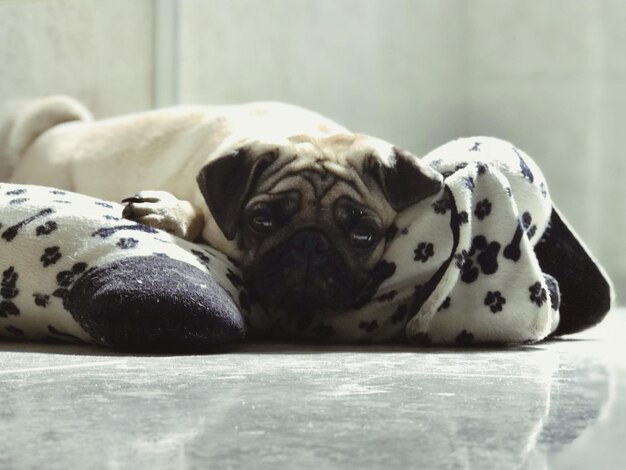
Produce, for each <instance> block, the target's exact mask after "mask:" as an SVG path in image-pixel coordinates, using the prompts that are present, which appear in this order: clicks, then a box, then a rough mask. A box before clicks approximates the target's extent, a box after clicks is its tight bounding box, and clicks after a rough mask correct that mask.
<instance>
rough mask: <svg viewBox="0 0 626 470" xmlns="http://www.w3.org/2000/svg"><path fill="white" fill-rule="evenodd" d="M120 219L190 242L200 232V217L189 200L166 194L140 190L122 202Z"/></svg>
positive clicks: (201, 218)
mask: <svg viewBox="0 0 626 470" xmlns="http://www.w3.org/2000/svg"><path fill="white" fill-rule="evenodd" d="M122 202H123V203H125V204H126V207H124V211H123V212H122V217H124V218H125V219H128V220H133V221H135V222H139V223H142V224H145V225H149V226H150V227H154V228H158V229H161V230H165V231H166V232H168V233H171V234H172V235H176V236H177V237H180V238H183V239H185V240H189V241H194V240H196V239H197V238H198V237H199V236H200V234H201V233H202V228H203V227H204V215H203V214H202V211H200V210H199V209H198V208H196V207H195V206H194V205H193V204H191V203H190V202H189V201H183V200H180V199H177V198H176V197H175V196H174V195H172V194H170V193H168V192H166V191H141V192H139V193H137V194H135V195H134V196H132V197H129V198H126V199H124V200H123V201H122Z"/></svg>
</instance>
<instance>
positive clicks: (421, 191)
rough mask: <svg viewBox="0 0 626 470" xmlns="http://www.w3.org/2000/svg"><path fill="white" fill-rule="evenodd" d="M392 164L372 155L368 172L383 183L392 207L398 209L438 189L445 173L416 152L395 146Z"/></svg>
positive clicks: (384, 192) (397, 210) (382, 187)
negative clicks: (432, 166)
mask: <svg viewBox="0 0 626 470" xmlns="http://www.w3.org/2000/svg"><path fill="white" fill-rule="evenodd" d="M393 153H394V154H393V158H392V161H391V162H390V166H387V165H385V164H384V163H383V162H382V161H381V160H379V159H378V158H376V157H374V156H372V157H371V158H370V160H369V162H368V167H367V168H366V171H367V172H368V173H369V174H370V176H372V177H373V178H374V179H375V180H376V181H377V182H378V184H379V185H380V187H381V189H382V191H383V194H384V195H385V198H386V199H387V201H388V202H389V204H390V205H391V207H392V208H393V209H394V210H395V211H396V212H399V211H401V210H402V209H405V208H407V207H409V206H410V205H412V204H415V203H416V202H419V201H421V200H422V199H424V198H426V197H428V196H431V195H432V194H435V193H436V192H438V191H439V190H440V189H441V187H442V185H443V176H442V175H441V174H439V173H438V172H437V171H435V170H434V169H433V168H431V167H430V166H429V165H427V164H425V163H422V161H421V160H420V159H419V158H417V157H416V156H415V155H412V154H410V153H409V152H405V151H403V150H399V149H396V148H395V147H394V149H393Z"/></svg>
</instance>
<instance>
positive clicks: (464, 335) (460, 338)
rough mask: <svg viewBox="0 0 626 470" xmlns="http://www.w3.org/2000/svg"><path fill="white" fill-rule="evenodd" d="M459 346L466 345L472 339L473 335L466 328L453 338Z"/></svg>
mask: <svg viewBox="0 0 626 470" xmlns="http://www.w3.org/2000/svg"><path fill="white" fill-rule="evenodd" d="M454 341H455V343H456V344H458V345H459V346H468V345H469V344H470V343H471V342H472V341H474V335H473V334H472V333H470V332H469V331H467V330H463V331H461V332H460V333H459V334H458V335H457V337H456V339H455V340H454Z"/></svg>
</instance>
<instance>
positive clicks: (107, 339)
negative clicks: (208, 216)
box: [0, 137, 612, 348]
mask: <svg viewBox="0 0 626 470" xmlns="http://www.w3.org/2000/svg"><path fill="white" fill-rule="evenodd" d="M424 159H425V160H426V161H427V162H428V163H429V164H430V165H432V167H433V168H435V169H436V170H438V171H440V172H441V173H442V174H443V175H444V176H445V186H444V189H443V190H442V191H441V192H440V193H439V194H436V195H434V196H433V197H431V198H429V199H427V200H424V201H422V202H420V203H419V204H416V205H415V206H413V207H411V208H409V209H407V210H406V211H404V212H402V213H401V214H399V215H398V217H397V220H396V221H395V225H394V227H392V229H391V230H390V231H389V241H388V244H387V247H386V250H385V253H384V255H383V258H382V260H381V261H380V263H379V264H378V266H377V267H376V268H375V269H374V271H373V273H372V283H371V285H369V286H368V288H367V289H366V290H365V291H364V292H363V295H362V296H361V298H360V299H359V301H358V302H357V304H356V305H355V306H354V308H352V309H348V310H345V311H341V312H325V313H320V314H317V315H313V316H307V317H304V316H301V315H300V316H298V315H294V314H293V313H286V312H281V311H267V310H265V309H264V308H262V307H261V306H259V305H257V304H256V303H255V302H254V299H250V298H249V296H248V295H247V293H246V291H245V289H244V288H243V287H242V285H241V276H240V273H239V272H238V270H237V268H236V266H235V265H234V264H232V263H231V262H230V261H229V260H227V259H226V258H225V257H224V256H223V255H221V254H220V253H218V252H216V251H215V250H213V249H211V248H209V247H206V246H203V245H194V244H191V243H188V242H185V241H182V240H179V239H176V238H175V237H173V236H170V235H168V234H166V233H164V232H160V231H158V230H155V229H152V228H149V227H146V226H143V225H140V224H136V223H133V222H129V221H126V220H120V214H121V212H122V207H121V206H120V205H118V204H116V203H111V202H108V201H99V200H96V199H93V198H90V197H87V196H83V195H78V194H72V193H68V192H65V191H59V190H55V189H53V188H43V187H36V186H24V185H12V184H2V185H0V207H1V212H0V224H1V225H0V273H1V274H2V289H1V291H0V335H4V336H11V337H19V338H31V339H39V338H45V337H55V338H60V339H79V340H83V341H88V342H93V343H97V344H101V345H107V346H113V347H126V348H133V347H134V346H135V345H137V346H147V347H157V348H158V347H164V348H169V347H174V348H177V347H183V348H184V346H185V345H189V346H191V347H202V345H207V346H212V345H221V344H225V343H229V342H232V341H237V340H241V339H243V338H244V337H248V338H255V337H275V336H279V337H287V338H291V339H294V338H308V339H317V340H325V341H342V342H345V341H352V342H354V341H359V342H363V341H364V342H387V341H406V340H410V341H414V342H416V343H418V344H421V345H429V344H430V345H455V344H456V345H461V346H467V345H471V344H484V343H500V344H511V343H513V344H514V343H527V342H535V341H539V340H541V339H543V338H546V337H547V336H548V335H550V334H551V333H555V332H556V334H563V333H570V332H574V331H579V330H580V329H584V328H587V327H589V326H592V325H593V324H595V323H597V322H599V321H600V320H601V319H602V318H603V317H604V315H605V314H606V313H607V311H608V310H609V308H610V304H611V299H612V292H611V287H610V283H609V281H608V279H607V278H606V275H605V274H604V272H603V271H602V269H601V268H600V267H599V266H598V265H597V263H595V261H594V260H593V258H592V257H591V256H590V255H589V253H588V250H587V249H586V248H585V247H584V245H583V244H581V243H580V241H579V240H578V238H577V236H576V235H575V233H573V232H572V231H571V230H570V229H569V227H568V226H567V225H566V224H565V223H564V222H563V221H562V220H561V218H560V216H559V215H558V212H556V211H555V210H554V208H553V204H552V201H551V199H550V195H549V192H548V188H547V185H546V182H545V179H544V177H543V175H542V173H541V171H540V170H539V168H538V167H537V165H536V164H535V163H534V162H533V161H532V159H530V158H529V157H528V156H527V155H526V154H524V153H523V152H522V151H521V150H519V149H517V148H515V147H514V146H513V145H511V144H510V143H508V142H505V141H502V140H498V139H494V138H487V137H472V138H467V139H459V140H456V141H454V142H450V143H448V144H446V145H444V146H442V147H439V148H438V149H436V150H434V151H433V152H431V153H430V154H428V155H427V156H426V157H424ZM562 257H565V258H564V260H561V261H560V262H557V263H555V262H554V259H555V258H559V259H560V258H562ZM568 259H569V260H570V262H569V264H568V262H567V260H568ZM542 264H543V265H544V266H543V267H542ZM581 273H583V274H581ZM581 276H582V277H584V279H585V282H584V283H581V280H580V279H579V278H580V277H581ZM564 283H565V288H564V287H563V285H564ZM585 289H587V291H586V292H587V294H585V295H587V297H588V298H589V301H588V302H585V301H579V300H578V297H577V296H579V295H581V292H582V291H583V290H585ZM561 291H563V292H565V291H567V293H568V296H570V297H571V299H572V300H571V301H570V302H569V307H568V309H567V312H568V313H567V316H568V318H567V320H566V321H565V322H564V323H562V324H561V323H560V319H559V310H560V303H561ZM570 292H571V294H570ZM563 300H564V305H565V300H567V299H565V298H564V299H563ZM574 300H576V302H575V301H574ZM561 310H562V309H561ZM190 312H191V313H190ZM560 324H561V328H559V325H560ZM564 325H565V326H564Z"/></svg>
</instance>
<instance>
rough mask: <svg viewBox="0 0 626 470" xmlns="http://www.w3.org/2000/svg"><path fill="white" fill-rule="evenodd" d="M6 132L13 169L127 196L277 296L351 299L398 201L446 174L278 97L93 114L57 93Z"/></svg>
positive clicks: (132, 214)
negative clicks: (115, 114)
mask: <svg viewBox="0 0 626 470" xmlns="http://www.w3.org/2000/svg"><path fill="white" fill-rule="evenodd" d="M3 134H4V136H5V144H4V153H5V157H4V158H5V159H7V161H9V162H11V163H12V168H13V173H12V177H11V181H12V182H16V183H29V184H39V185H46V186H54V187H58V188H61V189H67V190H71V191H77V192H81V193H85V194H88V195H92V196H96V197H100V198H103V199H108V200H123V201H124V202H125V203H126V204H127V205H126V207H125V209H124V213H123V215H124V217H125V218H127V219H130V220H134V221H137V222H140V223H143V224H147V225H150V226H153V227H156V228H160V229H163V230H166V231H168V232H170V233H172V234H174V235H177V236H179V237H182V238H185V239H187V240H199V239H203V240H204V241H206V242H207V243H208V244H210V245H211V246H213V247H214V248H216V249H218V250H220V251H221V252H223V253H225V254H226V255H228V256H229V257H230V258H231V259H233V260H234V261H236V262H237V263H239V265H240V266H241V269H242V271H243V275H244V283H245V285H246V287H247V288H248V290H249V291H250V292H251V294H252V295H254V296H255V297H256V298H257V299H258V300H259V301H260V302H261V303H262V304H264V305H265V306H267V307H272V308H283V309H300V310H303V309H304V310H320V309H324V310H328V309H332V310H334V309H345V308H348V307H350V306H351V305H353V304H354V302H355V300H356V299H357V298H358V297H359V295H360V293H361V292H362V291H363V289H364V288H365V286H366V285H367V284H368V281H369V280H370V276H371V273H372V270H373V269H374V267H375V266H376V264H377V262H378V261H379V260H380V258H381V256H382V253H383V251H384V248H385V244H386V242H387V237H386V233H387V231H388V229H389V227H391V226H392V224H393V221H394V219H395V217H396V215H397V214H398V213H399V212H400V211H402V210H403V209H405V208H407V207H409V206H411V205H413V204H415V203H417V202H419V201H421V200H423V199H424V198H426V197H428V196H431V195H433V194H435V193H437V192H439V191H440V190H441V188H442V184H443V182H442V181H443V178H442V176H441V175H440V174H439V173H437V172H436V171H435V170H433V169H432V168H431V167H430V166H428V165H425V164H423V163H422V162H421V161H420V160H419V159H418V158H417V157H415V156H414V155H412V154H410V153H408V152H406V151H402V150H399V149H397V148H396V147H394V146H393V145H391V144H389V143H387V142H385V141H383V140H380V139H377V138H374V137H371V136H368V135H363V134H358V133H352V132H349V131H348V130H347V129H345V128H344V127H343V126H340V125H339V124H336V123H334V122H333V121H331V120H329V119H327V118H325V117H323V116H321V115H319V114H317V113H314V112H312V111H308V110H305V109H302V108H299V107H296V106H292V105H287V104H283V103H251V104H245V105H236V106H180V107H176V108H170V109H162V110H156V111H149V112H143V113H138V114H133V115H129V116H122V117H117V118H111V119H104V120H99V121H94V120H93V119H92V118H91V115H90V114H89V112H88V111H87V110H86V109H85V108H84V106H83V105H81V104H80V103H78V102H76V101H75V100H72V99H71V98H67V97H51V98H48V99H45V100H42V101H39V102H36V103H34V104H31V105H30V106H26V107H25V108H24V109H23V110H22V111H21V112H19V113H17V114H16V115H15V117H14V118H13V119H12V120H11V121H10V122H9V125H8V129H7V128H5V130H4V131H3ZM133 194H134V196H131V197H128V196H129V195H133Z"/></svg>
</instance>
